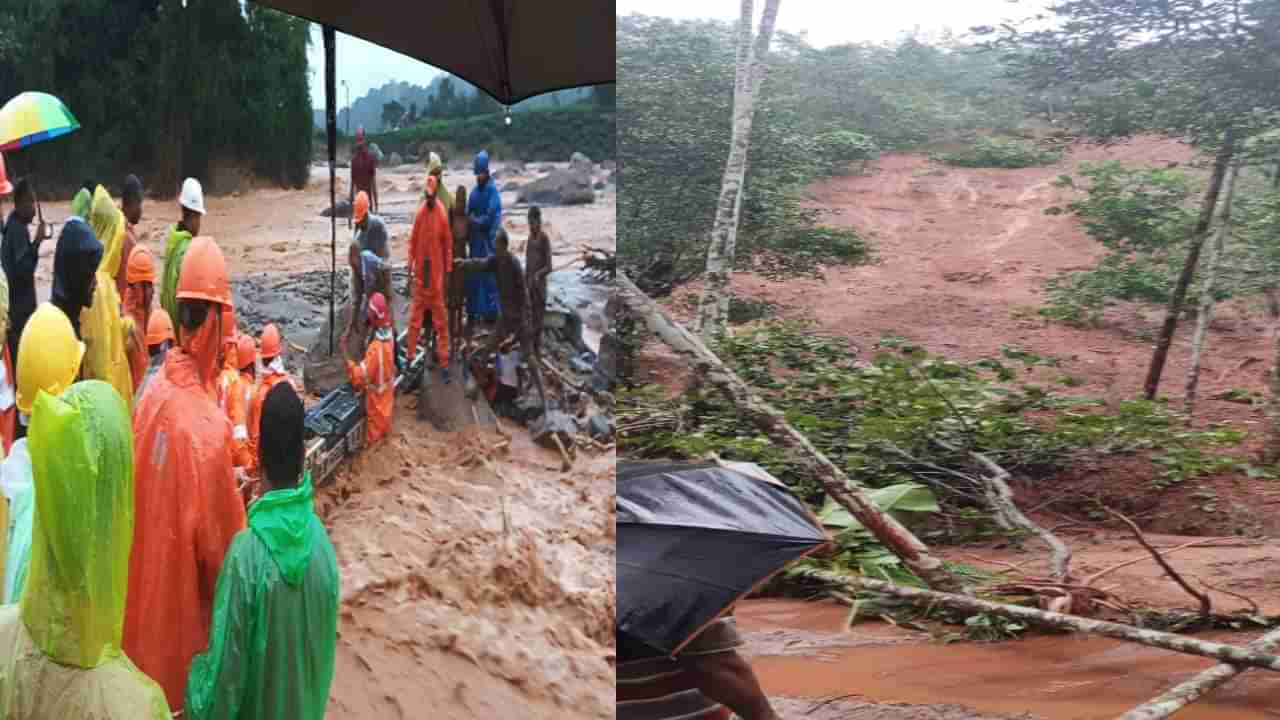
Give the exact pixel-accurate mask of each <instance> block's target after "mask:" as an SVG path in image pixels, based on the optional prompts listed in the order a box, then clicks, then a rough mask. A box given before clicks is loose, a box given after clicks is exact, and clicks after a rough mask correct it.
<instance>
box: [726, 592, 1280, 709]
mask: <svg viewBox="0 0 1280 720" xmlns="http://www.w3.org/2000/svg"><path fill="white" fill-rule="evenodd" d="M846 615H847V608H845V607H843V606H839V605H836V604H834V603H831V602H812V603H810V602H804V601H798V600H749V601H746V602H744V603H742V604H740V605H739V607H738V611H737V616H738V621H739V623H740V625H741V626H742V629H743V630H744V631H745V632H746V633H747V640H748V649H747V652H748V654H750V655H752V665H753V666H754V667H755V670H756V673H757V674H758V675H759V676H760V681H761V683H762V684H763V686H764V689H765V691H766V692H768V693H769V694H770V695H771V696H775V697H783V698H786V700H784V701H782V702H780V704H779V705H780V708H781V711H782V712H783V713H784V716H785V717H787V718H792V717H794V718H812V717H849V718H877V717H882V718H948V719H950V718H956V719H957V720H958V719H960V718H984V717H992V716H993V715H995V716H1002V717H1035V718H1044V719H1045V720H1068V719H1070V720H1086V719H1088V720H1093V719H1101V718H1115V717H1117V716H1119V715H1120V714H1122V713H1124V712H1125V711H1126V710H1128V709H1130V708H1132V707H1134V706H1136V705H1139V704H1141V703H1142V702H1143V701H1145V700H1147V699H1149V698H1152V697H1154V696H1156V695H1158V694H1160V693H1161V692H1163V691H1164V690H1165V689H1167V688H1169V687H1171V686H1172V685H1174V684H1176V683H1178V682H1181V681H1182V680H1183V679H1185V678H1187V677H1188V676H1190V675H1192V674H1194V673H1196V672H1198V671H1200V670H1203V669H1205V668H1207V667H1209V666H1211V665H1212V664H1213V662H1212V661H1210V660H1205V659H1201V658H1196V657H1192V656H1188V655H1181V654H1178V653H1172V652H1167V651H1163V650H1156V649H1153V648H1147V647H1143V646H1140V645H1134V644H1131V643H1124V642H1120V641H1115V640H1109V639H1106V638H1096V637H1086V636H1082V635H1054V636H1037V637H1030V638H1026V639H1022V640H1014V641H1009V642H1003V643H989V644H987V643H970V642H959V643H950V644H944V643H942V642H937V641H934V640H932V639H931V638H930V637H929V636H928V635H927V634H926V633H923V632H918V631H912V630H907V629H901V628H897V627H894V626H892V625H889V624H887V623H860V624H858V625H855V626H854V627H853V629H852V631H851V632H848V633H845V632H842V626H843V623H844V620H845V617H846ZM1206 637H1208V635H1206ZM1213 637H1214V638H1215V639H1220V640H1223V641H1228V642H1237V643H1244V642H1247V640H1248V639H1249V637H1250V636H1248V635H1239V634H1236V635H1232V634H1214V635H1213ZM840 696H847V700H849V701H852V702H853V704H850V705H848V706H847V708H846V709H847V712H844V713H840V714H839V715H832V714H828V713H830V712H832V711H831V710H830V709H829V708H830V705H826V706H822V707H819V704H820V703H821V702H822V701H824V700H829V699H831V698H835V697H840ZM805 701H807V703H806V702H805ZM866 703H871V704H873V705H871V706H870V707H867V706H866V705H865V704H866ZM894 703H899V704H905V705H907V706H910V707H899V708H897V709H896V710H895V709H893V708H889V707H881V708H880V709H879V710H876V707H875V706H876V705H882V704H894ZM955 706H959V708H957V707H955ZM809 710H814V714H812V715H810V714H807V713H808V711H809ZM877 713H878V714H877ZM957 713H960V714H957ZM1027 713H1029V715H1028V714H1027ZM1276 717H1280V677H1277V676H1276V675H1275V674H1274V673H1269V672H1265V671H1251V672H1249V673H1246V674H1243V675H1241V676H1240V677H1238V678H1236V679H1235V680H1234V681H1232V682H1231V683H1229V684H1227V685H1226V686H1224V687H1222V688H1220V689H1219V690H1217V691H1216V692H1214V693H1213V694H1211V695H1210V696H1208V697H1206V698H1204V699H1202V700H1201V701H1200V702H1198V703H1196V704H1194V705H1192V706H1191V707H1189V708H1187V709H1186V710H1183V711H1182V712H1180V713H1178V715H1177V718H1178V720H1227V719H1228V718H1230V719H1231V720H1252V719H1254V718H1257V719H1259V720H1261V719H1262V718H1276Z"/></svg>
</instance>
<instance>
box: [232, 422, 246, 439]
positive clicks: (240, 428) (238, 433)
mask: <svg viewBox="0 0 1280 720" xmlns="http://www.w3.org/2000/svg"><path fill="white" fill-rule="evenodd" d="M231 437H232V438H233V439H234V440H235V441H236V442H245V441H246V440H248V439H249V428H247V427H245V426H244V425H237V426H235V428H233V429H232V431H231Z"/></svg>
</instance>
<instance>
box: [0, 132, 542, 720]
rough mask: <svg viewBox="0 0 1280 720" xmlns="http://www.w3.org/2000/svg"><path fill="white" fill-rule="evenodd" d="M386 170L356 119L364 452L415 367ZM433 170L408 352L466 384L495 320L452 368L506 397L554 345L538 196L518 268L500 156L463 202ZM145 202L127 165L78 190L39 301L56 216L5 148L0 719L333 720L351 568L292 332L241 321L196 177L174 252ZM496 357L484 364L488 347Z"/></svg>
mask: <svg viewBox="0 0 1280 720" xmlns="http://www.w3.org/2000/svg"><path fill="white" fill-rule="evenodd" d="M376 165H377V164H376V160H375V159H373V158H372V156H371V154H370V152H369V148H368V146H367V145H366V144H365V143H364V140H363V131H361V133H360V138H359V142H358V144H357V149H356V155H355V158H354V159H353V162H352V180H353V183H352V188H353V221H354V224H355V228H356V234H355V237H354V240H353V241H352V243H351V248H350V261H351V270H352V289H353V302H352V310H351V316H350V318H349V322H348V324H347V329H346V331H345V332H344V334H343V336H342V347H343V350H344V353H346V354H347V369H348V373H349V376H350V380H351V382H352V385H353V387H354V388H355V389H356V390H357V391H359V392H363V393H364V395H365V403H366V410H367V418H368V419H367V432H368V439H369V442H370V443H371V444H372V443H376V442H377V441H378V440H380V439H381V438H382V437H384V436H386V434H387V433H388V432H389V431H390V428H391V417H392V413H393V410H394V408H393V406H394V396H395V391H396V387H395V385H396V384H395V378H396V376H397V374H398V371H399V370H400V368H399V365H400V364H401V362H402V361H401V360H400V356H399V353H397V346H396V337H397V333H396V329H395V314H394V312H393V309H392V307H391V302H390V301H391V298H392V297H393V296H392V288H391V272H390V271H391V268H392V259H391V247H390V246H391V242H390V236H389V234H388V232H387V228H386V224H385V222H384V221H383V220H382V218H381V217H380V216H378V215H377V214H376V213H375V212H374V210H375V209H376V207H377V190H376ZM443 170H444V168H443V164H442V162H441V160H440V157H439V156H438V155H437V154H436V153H431V155H430V156H429V158H428V162H427V180H426V189H425V192H424V194H423V197H422V202H421V204H420V206H419V208H418V210H417V215H416V217H415V219H414V224H413V229H412V232H411V234H410V237H409V239H408V243H407V245H408V247H407V248H406V259H407V261H408V269H409V276H410V287H411V291H410V292H411V294H412V304H411V314H410V318H409V327H408V332H407V338H406V346H407V349H408V352H407V353H406V356H407V357H408V358H409V359H410V360H412V358H414V357H416V356H417V354H418V346H419V341H420V339H423V340H425V341H426V342H425V344H426V349H425V350H426V352H427V353H428V355H429V356H431V360H432V361H433V362H434V365H435V367H436V368H438V370H439V372H440V373H441V376H442V379H443V381H444V382H446V383H447V382H451V380H452V376H451V373H450V359H451V356H453V355H454V354H455V353H456V352H457V351H458V349H459V348H460V347H462V346H461V345H460V344H459V343H460V341H461V339H462V338H469V337H470V335H471V331H472V327H473V326H474V325H477V324H484V325H486V326H488V327H490V328H491V329H492V330H491V332H490V333H489V338H490V339H489V341H488V342H487V343H485V344H484V345H483V350H482V351H480V352H477V353H475V354H474V355H472V356H471V357H469V358H467V362H464V363H463V366H464V370H463V373H462V375H463V377H464V378H465V379H466V382H467V388H468V392H474V391H475V389H476V384H475V381H474V379H473V377H472V376H473V375H476V374H478V375H479V376H480V377H481V378H482V379H483V378H485V377H499V378H500V379H501V380H502V381H501V382H491V383H489V384H488V385H486V386H485V390H486V392H487V393H488V395H489V398H490V400H494V399H495V395H501V393H495V390H496V387H494V386H497V385H502V383H507V382H509V383H511V384H514V383H515V380H514V379H508V378H513V376H514V366H515V365H516V364H518V363H519V362H520V361H521V358H520V355H517V354H516V353H515V351H514V350H513V345H519V347H520V349H521V353H523V355H524V356H525V357H529V356H530V353H531V352H533V351H534V350H535V349H536V348H537V347H538V345H539V341H540V337H539V335H540V334H541V327H542V314H543V311H544V309H545V303H546V282H547V275H548V274H549V273H550V272H551V248H550V242H549V240H548V238H547V236H546V233H545V232H543V230H542V226H541V212H540V210H539V209H538V208H536V207H535V208H532V209H531V210H530V212H529V224H530V238H529V242H528V248H527V255H526V257H527V263H526V265H527V266H526V267H521V264H520V262H519V260H517V259H516V258H515V257H514V256H513V255H512V254H511V253H510V250H509V239H508V237H507V233H506V231H505V230H503V229H502V221H501V219H502V202H501V198H500V196H499V193H498V190H497V189H496V188H495V187H494V183H493V181H492V179H491V178H490V175H489V157H488V154H487V153H486V152H480V153H479V154H477V155H476V157H475V160H474V170H475V177H476V184H475V187H474V189H472V190H471V192H470V194H469V195H468V193H467V190H466V188H465V187H458V188H457V191H456V192H455V193H450V192H449V191H448V190H447V189H446V188H445V187H444V186H443ZM143 199H144V192H143V185H142V183H141V182H140V181H139V179H138V178H137V177H135V176H132V175H130V176H128V177H127V178H125V180H124V182H123V183H122V185H121V193H120V198H119V202H116V200H114V199H113V198H112V196H111V194H110V193H109V192H108V190H107V189H106V188H105V187H104V186H102V185H99V184H96V183H92V182H86V183H85V184H84V186H83V187H82V188H81V189H80V190H79V192H78V193H77V194H76V196H75V198H74V199H73V201H72V204H71V215H70V217H68V218H67V219H66V220H65V221H64V222H63V223H62V225H61V228H60V231H59V233H58V236H57V239H56V246H55V248H54V252H53V268H52V271H53V273H52V274H53V279H52V283H51V287H50V289H49V298H50V300H49V302H45V303H38V302H37V287H36V271H37V269H38V265H39V262H40V257H41V248H42V246H43V243H45V242H47V241H49V240H52V239H53V232H52V227H51V226H50V224H48V223H46V222H45V221H44V219H43V217H42V216H41V213H40V210H39V207H38V205H37V203H36V198H35V193H34V189H33V187H32V185H31V183H30V182H29V181H28V180H26V179H20V180H18V181H17V182H15V183H10V182H9V180H8V179H7V177H6V176H5V173H4V166H3V158H0V203H3V202H5V201H9V202H11V203H12V210H11V211H10V212H9V213H8V215H7V217H4V220H3V226H0V266H2V268H3V274H2V275H0V331H3V333H4V338H5V343H4V345H3V352H2V353H0V355H2V357H0V445H2V446H3V450H4V459H3V462H2V463H0V489H2V490H3V500H0V530H3V532H0V577H2V578H3V583H2V584H0V716H2V717H13V718H35V717H99V718H117V717H120V718H123V717H130V718H137V717H153V718H167V717H170V713H171V712H172V711H181V712H183V713H184V716H185V717H190V718H211V717H219V718H221V717H242V718H275V717H303V718H317V719H318V718H321V717H323V716H324V709H325V704H326V702H327V698H328V690H329V685H330V682H331V680H332V676H333V666H334V650H335V643H336V628H337V611H338V603H339V577H338V569H337V562H336V557H335V555H334V552H333V548H332V546H331V545H330V543H329V539H328V536H327V534H326V532H325V529H324V527H323V525H322V524H321V523H320V520H319V518H318V517H317V516H316V515H315V512H314V509H313V487H312V483H311V478H310V477H309V475H308V473H307V472H306V459H305V447H304V419H305V409H304V404H303V400H302V397H301V393H302V391H301V387H300V385H299V384H298V383H297V382H296V381H295V380H294V379H293V378H292V377H291V376H290V375H289V373H288V372H287V370H286V368H285V367H284V363H283V354H284V353H283V349H284V340H283V338H282V337H281V333H280V331H279V328H277V327H276V326H275V325H267V326H266V327H265V328H264V329H263V330H262V333H261V335H260V337H259V338H257V339H256V340H255V338H253V337H251V336H250V335H248V334H246V333H243V332H240V331H239V330H238V328H237V324H236V313H235V304H234V301H233V296H232V291H231V283H230V278H229V274H228V270H227V265H226V260H225V258H224V256H223V253H222V250H221V249H220V248H219V246H218V244H217V242H216V241H215V240H214V239H213V238H212V237H209V236H207V235H203V234H202V233H201V230H202V227H201V223H202V220H203V219H204V216H205V214H206V209H205V203H204V193H203V188H202V187H201V184H200V182H199V181H198V180H197V179H195V178H187V179H186V180H185V181H184V182H183V183H182V187H181V191H180V193H179V196H178V208H177V211H178V213H177V214H178V219H177V221H176V222H175V223H174V224H172V225H170V226H169V227H168V228H166V229H165V231H164V232H163V233H162V235H161V237H160V238H159V240H160V242H161V243H162V245H163V247H162V249H161V252H162V255H161V258H160V260H161V261H162V262H157V258H156V253H154V252H153V251H152V249H151V248H150V247H149V246H148V244H147V243H146V242H145V240H144V239H143V238H141V237H140V236H139V230H138V225H139V223H140V222H141V220H142V216H143ZM2 214H3V213H2V210H0V215H2ZM33 225H34V233H33V232H32V228H33ZM464 309H465V311H466V312H465V315H466V320H465V322H464V321H463V310H464ZM424 329H425V330H426V332H424ZM353 338H354V339H356V341H357V342H356V343H352V339H353ZM489 356H493V358H494V362H493V363H492V365H493V370H492V371H489V372H488V374H487V375H486V370H488V369H489V366H488V365H486V363H485V362H478V363H477V358H485V359H487V358H488V357H489ZM486 361H487V360H486ZM504 365H505V366H504ZM469 368H475V369H476V370H477V371H478V372H468V369H469ZM504 387H505V386H504ZM508 399H509V398H508Z"/></svg>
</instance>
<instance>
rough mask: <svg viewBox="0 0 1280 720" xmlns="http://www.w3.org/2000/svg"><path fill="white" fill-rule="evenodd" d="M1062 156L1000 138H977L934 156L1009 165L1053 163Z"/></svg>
mask: <svg viewBox="0 0 1280 720" xmlns="http://www.w3.org/2000/svg"><path fill="white" fill-rule="evenodd" d="M1061 158H1062V153H1060V152H1056V151H1053V150H1044V149H1041V148H1039V147H1036V146H1035V145H1033V144H1032V143H1029V142H1022V141H1018V140H1004V139H1000V138H978V139H977V140H976V141H975V142H974V143H973V144H972V145H970V146H969V147H967V148H965V149H964V150H960V151H958V152H952V153H942V154H939V155H937V156H935V159H936V160H939V161H940V162H944V163H946V164H948V165H954V166H956V167H971V168H1010V169H1013V168H1026V167H1037V166H1040V165H1052V164H1053V163H1055V162H1058V160H1060V159H1061Z"/></svg>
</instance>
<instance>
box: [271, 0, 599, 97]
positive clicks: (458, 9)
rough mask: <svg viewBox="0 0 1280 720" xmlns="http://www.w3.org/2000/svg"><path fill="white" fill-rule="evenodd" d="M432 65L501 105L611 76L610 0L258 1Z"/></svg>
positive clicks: (597, 82) (594, 82)
mask: <svg viewBox="0 0 1280 720" xmlns="http://www.w3.org/2000/svg"><path fill="white" fill-rule="evenodd" d="M258 4H259V5H265V6H268V7H273V8H276V9H278V10H283V11H284V12H287V13H289V14H291V15H297V16H299V17H304V18H307V19H308V20H312V21H314V22H317V23H320V24H322V25H328V26H329V27H332V28H335V29H337V30H340V31H342V32H344V33H347V34H348V35H355V36H357V37H360V38H363V39H365V40H368V41H369V42H372V43H376V44H378V45H381V46H383V47H385V48H389V49H391V50H395V51H396V52H398V53H402V54H404V55H408V56H409V57H412V58H416V59H418V60H421V61H423V62H425V63H427V64H428V65H434V66H435V67H438V68H440V69H442V70H446V71H448V72H449V73H451V74H453V75H456V76H458V77H460V78H462V79H463V80H466V81H467V82H469V83H471V84H472V85H475V86H476V87H478V88H480V89H481V90H483V91H485V92H486V93H488V94H490V95H492V96H493V97H494V99H495V100H497V101H498V102H500V103H502V104H503V105H514V104H516V103H518V102H520V101H521V100H524V99H525V98H529V97H533V96H534V95H540V94H542V93H546V92H551V91H552V90H563V89H565V88H571V87H580V86H583V85H600V84H604V83H611V82H614V81H615V78H616V77H617V73H616V71H615V70H614V62H615V58H616V52H615V49H614V48H615V45H614V34H615V28H616V25H617V23H616V17H617V16H616V15H615V11H614V7H613V3H612V2H602V0H557V1H556V2H533V1H532V0H522V1H520V2H518V1H517V0H454V1H453V2H449V0H441V1H437V2H423V1H422V0H413V1H412V2H405V1H403V0H400V1H399V2H388V1H387V0H381V1H380V0H366V1H365V2H338V1H337V0H261V1H260V2H259V3H258Z"/></svg>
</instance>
